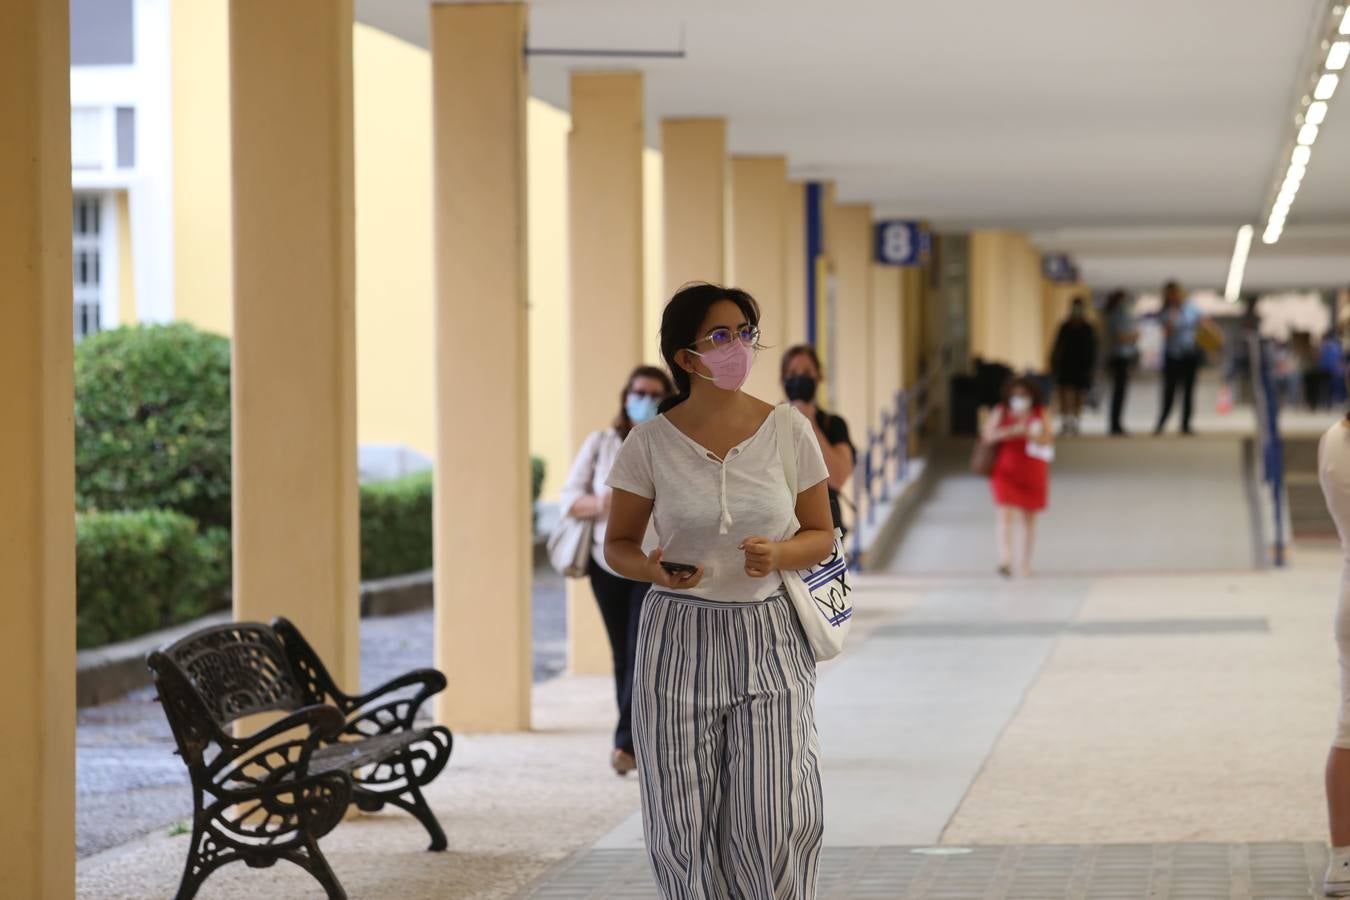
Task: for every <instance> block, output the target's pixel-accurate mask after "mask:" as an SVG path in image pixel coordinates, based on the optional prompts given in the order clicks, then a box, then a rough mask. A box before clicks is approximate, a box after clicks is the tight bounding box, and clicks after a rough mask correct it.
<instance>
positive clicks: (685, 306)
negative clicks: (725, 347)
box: [661, 281, 759, 412]
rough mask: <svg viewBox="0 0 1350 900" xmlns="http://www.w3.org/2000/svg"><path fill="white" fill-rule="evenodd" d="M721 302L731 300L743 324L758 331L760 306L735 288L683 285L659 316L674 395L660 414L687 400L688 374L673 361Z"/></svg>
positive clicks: (697, 282)
mask: <svg viewBox="0 0 1350 900" xmlns="http://www.w3.org/2000/svg"><path fill="white" fill-rule="evenodd" d="M723 300H730V301H731V302H732V303H735V304H736V305H737V306H738V307H740V310H741V313H742V314H743V315H744V316H745V321H747V322H749V323H750V324H751V325H754V326H755V327H756V328H758V327H759V304H758V303H756V302H755V298H754V297H751V296H750V295H749V294H747V293H746V292H745V291H742V290H740V289H738V288H730V287H723V286H722V285H720V284H709V283H707V282H706V281H695V282H691V283H689V284H686V285H685V286H684V287H682V288H680V289H679V290H678V291H676V292H675V296H674V297H671V298H670V302H669V303H667V304H666V310H665V312H664V313H662V314H661V358H662V359H664V360H665V361H666V366H667V367H668V368H669V369H670V374H671V376H672V377H673V378H674V379H675V393H674V394H672V395H671V396H669V397H667V398H666V399H665V400H664V401H663V402H662V403H661V412H668V411H670V410H672V409H674V408H675V407H676V406H679V405H680V404H681V403H683V402H684V401H685V400H688V399H689V393H690V391H691V390H692V387H691V385H690V380H689V373H688V372H686V371H685V370H684V369H683V368H682V367H681V366H680V364H679V363H678V362H676V361H675V357H676V356H677V355H678V354H679V352H680V351H681V350H687V349H689V348H690V347H692V346H694V343H695V342H696V341H698V339H699V338H700V337H701V335H700V334H699V329H700V328H702V327H703V321H704V320H705V319H707V318H708V311H709V310H710V309H712V308H713V307H714V306H716V305H717V304H718V303H720V302H721V301H723Z"/></svg>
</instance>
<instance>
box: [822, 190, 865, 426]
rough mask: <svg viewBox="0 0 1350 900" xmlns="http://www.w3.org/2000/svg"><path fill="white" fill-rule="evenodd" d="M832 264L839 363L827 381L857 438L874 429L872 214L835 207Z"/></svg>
mask: <svg viewBox="0 0 1350 900" xmlns="http://www.w3.org/2000/svg"><path fill="white" fill-rule="evenodd" d="M827 227H830V228H832V233H833V237H830V238H828V239H827V240H828V241H829V245H830V253H831V255H832V256H833V258H834V265H835V278H836V301H835V312H834V327H835V335H834V346H835V353H836V354H837V358H836V359H835V360H834V361H833V363H831V364H830V367H829V369H830V370H829V372H827V373H826V375H827V377H828V378H833V379H834V382H835V390H836V394H835V396H836V397H837V398H838V399H837V401H836V406H837V407H838V410H837V412H839V414H840V415H842V416H843V417H844V418H845V419H846V420H847V421H848V426H849V428H850V429H851V430H852V431H853V433H854V434H855V435H857V436H860V437H862V438H865V437H866V435H867V429H868V428H869V427H871V426H872V425H873V424H874V417H873V411H874V410H875V408H876V407H875V404H874V402H873V399H872V301H871V294H872V262H871V260H872V240H871V238H872V208H871V207H870V206H864V205H861V204H847V205H839V206H836V207H835V208H834V214H833V216H832V220H831V222H830V224H829V226H827Z"/></svg>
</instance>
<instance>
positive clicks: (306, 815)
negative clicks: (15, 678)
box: [146, 619, 454, 900]
mask: <svg viewBox="0 0 1350 900" xmlns="http://www.w3.org/2000/svg"><path fill="white" fill-rule="evenodd" d="M146 663H147V664H148V665H149V667H150V670H151V672H152V673H153V674H154V679H155V684H156V686H157V688H158V690H159V700H160V702H161V703H162V704H163V706H164V713H165V715H166V716H167V718H168V720H169V726H170V728H171V729H172V730H173V735H174V739H175V741H176V742H177V744H178V752H179V754H180V755H181V756H182V757H183V761H184V763H186V764H187V767H188V772H189V774H190V776H191V779H192V791H193V802H194V812H193V828H192V842H191V845H190V847H189V850H188V858H187V861H186V863H185V865H184V869H183V876H182V880H181V882H180V884H179V889H178V895H177V896H178V898H179V900H190V898H191V897H193V896H194V895H195V894H196V893H197V891H198V890H199V889H200V888H201V885H202V883H203V882H205V880H206V878H207V877H208V876H209V875H210V874H211V873H212V872H214V871H215V870H216V869H218V868H220V867H221V866H224V865H227V864H228V863H231V862H235V861H243V862H244V863H246V864H247V865H249V866H251V867H254V868H266V867H268V866H272V865H274V864H275V863H276V862H277V860H279V859H284V860H287V861H289V862H292V863H294V864H295V865H297V866H300V867H301V868H302V869H304V870H305V871H307V872H309V873H310V874H311V875H312V876H313V877H314V878H315V880H317V881H318V882H319V883H320V884H321V885H323V887H324V890H325V891H327V893H328V896H329V897H330V898H345V897H346V892H345V891H343V889H342V885H341V884H340V883H339V881H338V880H337V877H336V876H335V875H334V874H333V871H332V869H331V868H329V866H328V863H327V861H326V860H325V859H324V856H323V853H322V852H321V851H320V850H319V845H318V839H319V838H321V837H323V836H324V835H326V834H327V833H328V832H330V831H332V830H333V829H334V828H335V827H337V825H338V823H339V822H341V821H342V816H343V814H344V813H345V812H346V809H347V807H348V805H349V804H351V803H355V804H356V805H357V806H358V808H360V809H362V810H367V811H373V810H378V809H380V808H382V807H383V806H384V805H385V804H386V803H388V804H392V805H394V806H397V807H399V808H400V809H404V810H406V811H407V812H409V813H411V814H412V815H413V816H415V817H416V818H417V819H418V821H420V822H421V823H422V825H423V826H424V827H425V828H426V829H427V832H428V834H429V835H430V837H431V845H430V849H432V850H444V849H445V847H446V839H445V832H444V831H443V830H442V829H441V826H440V823H439V822H437V820H436V816H435V814H434V813H433V812H432V811H431V808H430V806H428V805H427V802H426V799H425V798H424V797H423V795H422V790H421V789H422V788H423V787H424V786H426V785H427V784H429V783H430V782H431V781H432V779H434V778H435V777H436V776H437V775H439V774H440V772H441V770H442V769H444V768H445V765H446V763H447V762H448V761H449V759H450V753H451V750H452V749H453V746H454V738H453V735H452V734H451V733H450V731H449V729H447V728H444V727H442V726H439V725H438V726H432V727H428V728H417V727H415V724H414V723H415V721H416V717H417V713H418V710H419V708H420V707H421V705H422V703H423V702H425V701H426V699H427V698H428V697H430V696H432V695H433V694H435V693H436V692H438V691H440V690H443V689H444V688H445V684H446V681H445V676H444V675H442V674H441V673H440V672H438V671H436V670H434V669H421V670H417V671H414V672H409V673H408V674H406V675H403V676H401V677H399V678H396V679H394V680H393V681H391V682H389V683H388V684H386V685H383V686H381V687H380V688H377V689H376V690H374V691H370V692H369V693H367V694H362V695H359V696H351V695H348V694H345V693H343V692H342V691H341V690H339V689H338V688H337V686H336V684H334V682H333V680H332V678H331V677H330V676H329V674H328V671H327V669H326V668H325V667H324V665H323V663H322V661H321V660H320V659H319V658H318V655H317V654H315V652H314V650H313V648H311V647H310V645H309V643H308V642H307V641H305V639H304V638H303V637H302V636H301V634H300V632H299V630H298V629H296V628H295V626H294V625H292V624H291V623H290V622H287V621H286V620H285V619H277V620H275V621H274V622H273V624H272V626H271V627H269V626H267V625H262V624H258V623H233V624H227V625H219V626H214V627H212V628H206V629H202V630H201V631H198V632H195V633H193V634H191V635H189V636H188V637H186V638H183V639H182V640H180V641H178V642H176V643H174V644H171V645H169V646H167V647H164V648H162V649H160V650H157V651H155V652H153V653H151V654H150V655H149V656H148V657H147V658H146ZM278 711H279V712H284V713H286V715H285V716H283V717H282V718H280V719H279V720H278V721H276V722H273V723H272V724H270V725H268V726H267V727H266V728H263V729H262V730H260V731H258V732H257V733H255V734H251V735H249V736H247V737H243V738H238V737H235V736H233V735H232V734H231V733H230V730H229V729H230V726H231V725H232V724H233V723H234V722H235V721H236V720H238V719H240V718H242V717H244V716H249V715H254V714H257V713H264V712H278ZM299 729H304V734H303V736H302V737H294V736H293V735H292V734H291V733H292V732H296V731H297V730H299Z"/></svg>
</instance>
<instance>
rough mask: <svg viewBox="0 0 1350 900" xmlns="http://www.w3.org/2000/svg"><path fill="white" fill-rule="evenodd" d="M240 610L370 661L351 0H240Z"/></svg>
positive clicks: (338, 672) (235, 57)
mask: <svg viewBox="0 0 1350 900" xmlns="http://www.w3.org/2000/svg"><path fill="white" fill-rule="evenodd" d="M230 101H231V106H230V112H231V129H230V131H231V158H232V171H233V188H234V204H233V212H234V341H233V361H232V370H233V371H232V378H233V392H232V393H233V409H234V482H233V489H234V613H235V617H236V618H238V619H249V620H262V621H266V620H269V619H271V618H272V617H273V616H278V615H284V616H286V617H287V618H289V619H291V620H292V621H294V622H295V624H296V625H297V626H298V627H299V628H300V629H301V631H303V632H304V634H305V636H306V637H307V638H308V639H309V640H310V642H311V643H313V644H314V647H315V650H317V651H318V653H319V655H320V656H321V657H322V658H323V660H324V662H325V663H326V664H327V666H328V668H329V671H330V672H331V673H332V675H333V677H334V679H335V680H336V681H337V683H338V684H339V685H340V686H342V687H343V688H345V689H347V690H356V688H357V685H358V669H359V664H360V644H359V633H358V626H359V621H360V619H359V611H358V603H359V596H358V595H359V561H360V545H359V540H360V539H359V534H358V520H357V487H356V341H355V321H356V318H355V299H354V298H355V282H354V277H353V257H354V256H355V247H354V244H355V238H354V221H355V219H354V204H353V196H354V191H355V188H354V183H353V170H352V163H353V159H352V4H351V0H296V2H294V3H291V4H288V5H287V14H286V15H284V16H282V15H277V14H276V8H275V6H274V5H272V4H270V3H268V2H267V0H232V2H231V4H230Z"/></svg>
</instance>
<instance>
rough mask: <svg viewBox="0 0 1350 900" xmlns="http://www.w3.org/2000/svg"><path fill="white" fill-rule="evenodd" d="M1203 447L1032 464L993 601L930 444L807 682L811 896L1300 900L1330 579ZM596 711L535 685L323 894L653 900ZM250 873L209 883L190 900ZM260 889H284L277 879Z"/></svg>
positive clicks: (597, 690) (381, 828) (943, 465)
mask: <svg viewBox="0 0 1350 900" xmlns="http://www.w3.org/2000/svg"><path fill="white" fill-rule="evenodd" d="M1210 391H1212V385H1211V386H1210V387H1208V388H1206V389H1205V391H1202V397H1206V396H1210V394H1209V392H1210ZM1146 407H1147V401H1146V400H1144V399H1143V398H1142V397H1141V400H1140V409H1139V411H1138V412H1137V416H1138V417H1139V418H1140V420H1141V421H1142V419H1143V418H1144V417H1146V416H1147V415H1148V410H1147V408H1146ZM1232 415H1236V416H1239V417H1241V416H1244V415H1245V416H1248V417H1249V416H1250V411H1245V412H1244V411H1239V412H1237V413H1234V414H1232ZM1226 421H1227V420H1225V421H1219V420H1217V419H1216V418H1215V417H1214V415H1213V414H1212V413H1209V412H1206V413H1205V414H1204V415H1202V416H1201V417H1199V418H1198V420H1197V424H1198V426H1199V427H1200V428H1201V430H1202V431H1204V430H1206V428H1208V432H1209V433H1208V434H1205V435H1202V436H1200V437H1197V438H1193V439H1184V438H1180V437H1175V436H1166V437H1162V438H1152V437H1132V438H1129V439H1126V440H1120V441H1112V440H1109V439H1107V438H1105V437H1102V436H1097V435H1092V434H1088V435H1085V436H1083V437H1081V438H1078V439H1074V440H1064V441H1061V442H1060V444H1059V456H1058V458H1057V459H1056V462H1055V464H1054V470H1053V472H1054V474H1053V486H1052V499H1051V508H1050V510H1049V511H1048V512H1047V513H1046V514H1045V516H1044V523H1043V524H1044V528H1043V529H1042V534H1041V545H1040V547H1039V549H1038V551H1037V558H1038V562H1039V570H1038V572H1037V573H1036V574H1035V576H1034V577H1032V578H1030V579H1019V580H1010V581H1009V580H1003V579H1000V578H999V577H998V576H997V575H996V574H995V573H994V566H993V546H992V545H993V535H992V530H993V521H992V519H993V517H992V513H991V509H990V506H989V503H988V498H987V494H986V493H985V492H986V491H987V488H986V487H985V485H984V484H983V483H982V482H981V481H980V479H978V478H976V477H974V476H971V475H969V474H968V473H967V470H966V459H967V453H968V451H967V450H963V449H961V448H959V445H945V446H946V449H945V450H943V451H942V453H941V454H940V458H938V459H936V460H935V461H934V465H933V471H934V473H935V478H934V483H933V485H932V489H931V492H930V494H929V495H928V497H927V499H926V501H925V502H924V503H923V505H922V506H921V507H920V509H919V510H918V513H917V515H916V516H915V517H914V520H913V522H912V523H911V525H910V527H909V528H908V530H907V531H906V533H905V536H904V539H903V541H902V542H901V544H900V546H899V547H898V549H897V551H896V553H895V555H894V556H893V558H892V559H891V560H890V562H889V564H888V565H886V566H885V567H884V571H878V572H874V573H869V574H866V575H863V576H860V577H859V578H858V579H857V586H856V590H857V596H856V607H857V609H858V611H859V613H858V625H857V628H855V631H854V636H853V638H852V639H851V645H850V647H849V648H848V650H847V652H846V653H845V655H844V656H843V657H841V658H840V659H839V660H836V661H834V662H831V663H828V664H825V665H824V666H823V667H822V669H821V674H820V680H819V687H818V695H817V709H818V726H819V732H820V739H821V744H822V751H823V758H824V761H825V762H824V770H823V777H824V790H825V797H826V822H827V824H826V836H825V850H824V854H823V857H822V869H821V892H820V896H821V897H908V898H937V897H944V898H966V897H969V898H986V897H1006V898H1030V900H1046V898H1050V897H1084V898H1094V897H1101V898H1107V897H1141V898H1142V897H1176V898H1186V900H1199V898H1207V897H1224V898H1247V897H1272V898H1274V897H1279V898H1284V897H1305V896H1307V897H1312V896H1317V894H1315V893H1314V885H1315V884H1316V883H1317V879H1319V878H1320V875H1321V871H1320V868H1321V867H1322V866H1323V865H1324V864H1325V863H1324V860H1325V857H1324V852H1325V851H1324V850H1323V845H1322V843H1321V842H1322V841H1323V838H1324V830H1325V824H1324V815H1325V814H1324V808H1323V800H1322V787H1321V766H1322V762H1323V758H1324V755H1325V752H1326V746H1327V742H1328V740H1329V737H1330V734H1331V731H1332V726H1333V724H1334V719H1335V710H1336V708H1337V696H1336V684H1337V681H1336V669H1335V666H1336V662H1335V653H1334V647H1333V643H1332V640H1331V616H1332V611H1333V608H1334V604H1335V599H1336V586H1337V583H1338V578H1339V565H1340V560H1339V553H1338V552H1337V550H1336V548H1334V547H1333V546H1332V545H1331V544H1329V543H1325V542H1322V543H1311V544H1299V545H1297V546H1296V547H1295V548H1294V550H1293V553H1292V555H1291V565H1290V566H1288V567H1286V568H1283V569H1276V568H1271V567H1266V566H1263V565H1262V559H1263V557H1262V554H1261V552H1260V550H1261V548H1260V546H1259V545H1260V543H1261V541H1262V540H1263V538H1262V537H1261V536H1260V534H1261V533H1260V531H1259V529H1255V525H1256V523H1257V521H1258V519H1259V517H1260V509H1259V505H1254V500H1253V496H1252V495H1253V486H1252V484H1251V483H1250V482H1249V479H1248V478H1247V476H1246V470H1245V469H1244V466H1245V465H1246V463H1245V462H1244V460H1246V457H1245V456H1244V451H1243V440H1244V438H1243V434H1242V433H1243V432H1244V431H1248V429H1249V424H1244V423H1243V421H1242V420H1241V419H1240V418H1239V419H1237V420H1232V424H1231V427H1222V426H1225V422H1226ZM1246 423H1250V418H1247V419H1246ZM1096 427H1097V426H1096V425H1093V428H1096ZM1093 428H1090V429H1089V430H1093ZM1225 432H1226V433H1225ZM1254 529H1255V530H1254ZM607 693H608V689H607V686H606V684H605V680H604V679H595V678H581V677H574V676H563V677H560V678H558V679H555V680H553V681H551V682H547V683H544V684H542V685H540V686H539V688H538V690H537V691H536V695H535V709H536V730H535V731H534V732H533V733H531V734H529V735H466V736H464V737H463V738H462V740H461V742H460V746H459V747H457V750H456V753H457V757H456V760H455V762H454V763H453V764H452V765H451V767H450V769H449V770H447V776H446V777H445V778H443V779H442V780H441V781H440V782H438V784H437V785H436V786H435V787H434V788H433V791H434V796H433V797H432V798H431V800H432V803H433V805H434V806H436V807H437V808H438V809H442V810H445V813H444V814H443V816H442V818H443V821H444V823H445V826H446V830H447V833H448V834H449V835H450V844H451V847H452V850H451V852H450V853H448V854H426V853H422V852H420V844H419V842H418V840H417V838H416V835H415V833H414V832H415V829H416V827H417V826H416V825H415V823H409V822H407V821H404V820H401V819H399V818H398V817H390V816H384V815H377V816H363V817H361V818H360V820H358V821H356V822H352V823H350V824H349V825H347V826H344V827H343V828H340V829H338V830H337V831H335V832H334V833H333V835H331V836H330V837H329V838H328V839H326V841H325V850H326V852H327V853H328V854H329V858H330V860H331V861H332V864H333V865H334V867H335V869H339V870H341V871H342V873H343V878H344V881H345V883H346V884H347V887H348V890H349V891H350V892H351V893H352V895H353V896H361V897H401V898H411V897H445V896H454V897H511V896H530V897H540V898H562V897H595V898H600V897H615V898H618V897H625V898H643V897H655V896H656V894H655V892H654V888H653V887H652V886H651V878H650V875H649V872H648V869H647V863H646V857H645V853H644V851H643V850H642V835H641V826H640V819H639V817H638V815H637V806H638V791H637V785H636V783H635V782H634V781H633V780H631V779H629V780H618V779H614V778H613V776H612V775H609V774H608V773H607V772H605V771H603V770H602V767H601V766H600V765H599V762H600V761H602V760H603V759H604V753H605V750H604V745H605V742H606V737H607V728H608V721H609V716H610V709H609V704H610V702H612V701H610V700H609V699H608V697H607ZM180 847H181V844H178V843H175V841H174V840H173V839H172V838H166V837H163V836H158V835H157V836H153V837H151V838H148V839H146V840H144V841H142V842H140V843H139V844H136V845H129V846H128V847H126V848H120V849H119V850H117V851H110V852H108V853H105V854H100V855H96V856H94V857H91V858H89V859H86V860H84V861H83V862H82V863H81V868H80V895H81V896H83V897H90V898H93V897H99V898H105V897H123V896H125V897H131V896H149V895H158V894H165V893H168V892H169V891H170V889H171V886H172V884H173V881H174V878H175V869H176V866H175V864H174V863H175V860H177V859H181V856H180V855H179V853H180V849H179V848H180ZM392 859H397V861H398V862H397V865H394V864H392V862H391V860H392ZM257 875H258V873H254V872H250V871H248V870H247V869H245V868H242V867H239V868H237V869H235V868H233V867H231V868H227V869H225V870H222V871H221V872H220V873H219V874H218V876H217V877H216V878H214V879H213V880H212V883H211V884H209V885H208V891H206V892H204V893H203V896H221V897H224V896H234V895H235V893H236V892H239V891H244V890H249V889H250V887H249V886H250V885H253V886H255V887H256V884H257V882H256V877H257ZM266 877H267V879H268V883H269V886H270V887H269V889H271V890H276V891H288V890H290V889H291V887H292V886H294V889H295V891H296V893H295V894H294V896H301V895H303V892H304V891H306V890H310V885H309V884H308V883H307V882H306V876H305V875H304V874H303V873H301V872H298V871H287V870H285V869H281V868H278V869H277V870H274V871H273V872H271V873H268V875H267V876H266ZM276 895H277V896H281V894H276ZM286 895H287V896H292V894H289V893H288V894H286Z"/></svg>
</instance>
